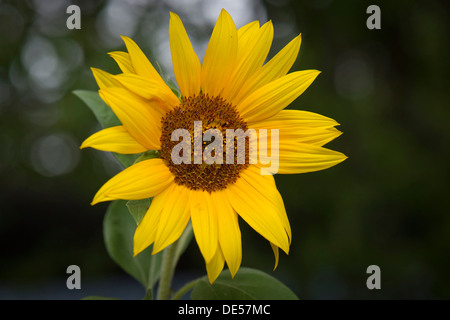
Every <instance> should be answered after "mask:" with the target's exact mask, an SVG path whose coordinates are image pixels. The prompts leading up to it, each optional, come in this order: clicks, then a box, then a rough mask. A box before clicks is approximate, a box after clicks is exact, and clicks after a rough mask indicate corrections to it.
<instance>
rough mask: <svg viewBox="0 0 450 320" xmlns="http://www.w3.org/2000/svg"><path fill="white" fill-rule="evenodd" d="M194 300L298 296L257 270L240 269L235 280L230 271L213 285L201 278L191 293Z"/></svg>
mask: <svg viewBox="0 0 450 320" xmlns="http://www.w3.org/2000/svg"><path fill="white" fill-rule="evenodd" d="M191 298H192V300H297V299H298V298H297V296H296V295H295V294H294V293H293V292H292V291H291V290H290V289H289V288H288V287H287V286H285V285H284V284H283V283H282V282H280V281H279V280H277V279H275V278H274V277H272V276H270V275H268V274H266V273H264V272H262V271H259V270H255V269H250V268H240V269H239V271H238V273H237V274H236V276H235V277H234V279H232V278H231V275H230V272H229V271H228V270H224V271H222V273H221V274H220V275H219V277H218V278H217V280H216V281H215V282H214V283H213V284H212V285H211V284H210V283H209V280H208V278H207V277H206V276H205V277H203V278H201V279H200V280H199V281H198V282H197V283H196V285H195V286H194V288H193V290H192V293H191Z"/></svg>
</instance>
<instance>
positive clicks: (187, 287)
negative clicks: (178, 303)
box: [172, 279, 200, 300]
mask: <svg viewBox="0 0 450 320" xmlns="http://www.w3.org/2000/svg"><path fill="white" fill-rule="evenodd" d="M199 280H200V279H195V280H193V281H191V282H188V283H186V284H185V285H184V286H183V287H182V288H181V289H180V290H178V291H177V292H176V293H175V294H174V295H173V297H172V300H179V299H180V298H181V297H182V296H183V295H184V294H185V293H186V292H188V291H189V290H191V289H192V288H193V287H194V286H195V285H196V284H197V282H198V281H199Z"/></svg>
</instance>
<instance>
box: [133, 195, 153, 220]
mask: <svg viewBox="0 0 450 320" xmlns="http://www.w3.org/2000/svg"><path fill="white" fill-rule="evenodd" d="M151 203H152V199H142V200H130V201H128V202H127V208H128V211H130V213H131V215H132V216H133V218H134V221H136V225H138V224H139V222H141V220H142V218H143V217H144V215H145V213H146V212H147V210H148V208H150V204H151Z"/></svg>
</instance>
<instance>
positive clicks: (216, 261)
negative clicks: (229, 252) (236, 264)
mask: <svg viewBox="0 0 450 320" xmlns="http://www.w3.org/2000/svg"><path fill="white" fill-rule="evenodd" d="M224 264H225V260H224V257H223V254H222V251H221V250H220V248H218V249H217V250H216V253H215V254H214V256H213V257H212V259H211V260H210V261H209V262H207V263H206V273H207V274H208V280H209V283H211V284H213V282H214V281H216V279H217V277H218V276H219V275H220V273H221V272H222V270H223V266H224Z"/></svg>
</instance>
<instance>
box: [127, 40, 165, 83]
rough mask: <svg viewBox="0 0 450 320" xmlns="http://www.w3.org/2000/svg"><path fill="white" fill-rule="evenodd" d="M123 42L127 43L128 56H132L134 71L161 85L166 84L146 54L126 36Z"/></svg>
mask: <svg viewBox="0 0 450 320" xmlns="http://www.w3.org/2000/svg"><path fill="white" fill-rule="evenodd" d="M121 37H122V40H123V41H124V42H125V45H126V47H127V50H128V54H129V55H130V60H131V64H132V65H133V69H134V71H135V72H136V74H138V75H140V76H142V77H144V78H147V79H152V80H155V81H158V82H161V83H164V81H163V79H162V78H161V76H160V75H159V73H158V72H157V71H156V69H155V68H154V67H153V65H152V64H151V63H150V61H149V60H148V59H147V57H146V56H145V54H144V53H143V52H142V50H141V49H140V48H139V46H138V45H137V44H136V42H134V41H133V40H131V39H130V38H128V37H126V36H121Z"/></svg>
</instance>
